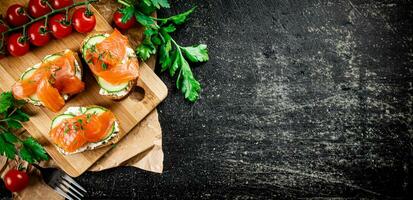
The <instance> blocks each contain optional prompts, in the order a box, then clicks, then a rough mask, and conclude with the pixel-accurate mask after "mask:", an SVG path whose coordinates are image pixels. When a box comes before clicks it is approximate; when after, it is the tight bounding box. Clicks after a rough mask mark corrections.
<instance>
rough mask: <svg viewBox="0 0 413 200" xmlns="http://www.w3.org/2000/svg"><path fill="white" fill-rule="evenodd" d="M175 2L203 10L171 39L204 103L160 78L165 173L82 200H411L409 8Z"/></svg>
mask: <svg viewBox="0 0 413 200" xmlns="http://www.w3.org/2000/svg"><path fill="white" fill-rule="evenodd" d="M172 2H173V3H172V9H171V10H169V11H166V12H161V13H160V16H166V15H169V14H174V13H178V12H181V11H184V10H186V9H189V8H191V7H192V6H198V9H197V11H196V12H195V13H194V14H193V15H192V17H191V19H190V21H189V22H188V23H187V24H186V25H185V26H184V27H182V28H181V29H180V30H179V31H178V32H177V34H176V35H175V38H176V39H177V41H179V42H180V43H182V44H185V45H189V44H195V43H200V42H201V43H206V44H208V47H209V51H210V58H211V59H210V61H209V62H208V63H206V64H203V65H200V66H196V67H194V73H195V75H196V77H197V78H198V79H199V80H200V82H201V83H202V85H203V92H202V96H201V99H200V100H199V101H198V102H196V103H195V104H190V103H187V102H185V101H184V100H183V97H182V95H181V94H180V93H179V91H177V89H175V88H174V82H173V81H172V80H171V78H169V77H168V76H167V75H162V79H163V80H164V81H165V83H166V84H167V85H168V88H169V92H170V94H169V97H168V98H167V99H166V101H165V102H164V103H163V104H161V105H160V108H159V110H160V121H161V124H162V127H163V134H164V137H163V139H164V151H165V173H164V174H162V175H158V174H153V173H148V172H145V171H142V170H138V169H135V168H128V167H120V168H116V169H111V170H107V171H103V172H99V173H86V174H84V175H82V176H81V177H79V178H77V180H78V181H79V182H80V183H81V184H82V185H84V186H85V187H86V188H88V189H89V191H90V193H89V195H90V196H89V198H91V199H130V198H136V199H154V198H171V199H177V198H179V197H183V198H191V199H200V198H202V199H204V198H205V199H221V198H230V199H233V198H239V199H249V198H262V199H270V198H276V199H290V198H314V197H320V198H350V199H353V198H354V199H358V198H368V199H408V196H409V191H410V192H411V191H413V187H412V182H411V181H409V179H412V177H413V176H412V170H413V145H412V141H413V140H412V139H413V129H412V112H413V111H412V107H413V106H412V102H413V98H412V90H413V85H412V80H413V68H412V64H413V43H412V41H413V34H412V32H413V29H412V27H413V26H412V25H413V2H411V1H407V0H406V1H403V0H381V1H377V0H347V1H339V0H190V1H188V0H180V1H172ZM1 187H2V188H4V187H3V186H1ZM0 194H2V195H7V193H5V191H4V189H2V190H1V193H0Z"/></svg>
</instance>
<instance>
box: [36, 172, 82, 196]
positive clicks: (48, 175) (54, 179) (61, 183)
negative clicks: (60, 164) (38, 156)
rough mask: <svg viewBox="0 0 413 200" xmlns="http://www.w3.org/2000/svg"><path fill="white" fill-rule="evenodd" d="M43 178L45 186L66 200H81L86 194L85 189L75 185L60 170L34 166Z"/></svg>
mask: <svg viewBox="0 0 413 200" xmlns="http://www.w3.org/2000/svg"><path fill="white" fill-rule="evenodd" d="M36 167H37V168H38V169H39V170H40V171H41V172H42V176H43V180H44V181H45V182H46V184H47V185H49V186H50V187H52V188H53V189H54V190H55V191H56V192H57V193H59V194H60V195H61V196H63V197H64V198H65V199H68V200H75V199H78V200H81V199H82V198H83V197H85V195H86V194H87V191H86V189H85V188H83V187H82V186H81V185H79V183H77V182H76V181H75V180H74V179H73V178H72V177H70V176H69V175H67V174H66V173H65V172H63V171H62V170H60V169H47V168H42V167H39V166H36Z"/></svg>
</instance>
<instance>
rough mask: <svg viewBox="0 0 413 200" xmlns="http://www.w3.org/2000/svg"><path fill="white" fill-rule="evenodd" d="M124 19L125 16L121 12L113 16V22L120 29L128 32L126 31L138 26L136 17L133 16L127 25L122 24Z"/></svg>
mask: <svg viewBox="0 0 413 200" xmlns="http://www.w3.org/2000/svg"><path fill="white" fill-rule="evenodd" d="M122 17H123V14H122V13H121V12H119V11H116V12H115V14H113V22H114V23H115V25H116V26H117V27H118V28H120V29H123V30H126V29H130V28H131V27H133V26H134V25H135V24H136V19H135V17H134V16H132V17H131V18H130V19H129V20H128V21H126V22H125V23H123V22H122Z"/></svg>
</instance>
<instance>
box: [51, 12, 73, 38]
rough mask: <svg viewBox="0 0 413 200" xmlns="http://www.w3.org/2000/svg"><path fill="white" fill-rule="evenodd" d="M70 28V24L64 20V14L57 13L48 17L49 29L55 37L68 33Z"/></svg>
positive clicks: (64, 35) (61, 36)
mask: <svg viewBox="0 0 413 200" xmlns="http://www.w3.org/2000/svg"><path fill="white" fill-rule="evenodd" d="M72 29H73V28H72V24H70V22H69V21H67V20H66V17H65V14H61V13H59V14H56V15H55V16H53V17H52V18H50V19H49V30H50V32H51V33H52V35H53V37H55V38H56V39H62V38H64V37H66V36H68V35H70V34H71V33H72Z"/></svg>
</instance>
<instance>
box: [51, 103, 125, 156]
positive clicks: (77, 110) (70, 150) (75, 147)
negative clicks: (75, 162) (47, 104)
mask: <svg viewBox="0 0 413 200" xmlns="http://www.w3.org/2000/svg"><path fill="white" fill-rule="evenodd" d="M119 132H120V129H119V123H118V120H117V119H116V117H115V115H114V114H113V112H111V111H110V110H108V109H106V108H104V107H101V106H95V105H93V106H87V107H69V108H68V109H67V110H66V111H65V112H64V113H63V114H60V115H58V116H56V117H55V118H54V119H53V120H52V124H51V128H50V131H49V136H50V138H51V140H52V143H53V144H54V145H55V146H56V147H57V149H58V150H59V152H61V153H62V154H65V155H69V154H74V153H79V152H83V151H86V150H91V149H95V148H99V147H103V146H106V145H109V144H113V143H115V142H117V141H118V139H119V137H118V133H119Z"/></svg>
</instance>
